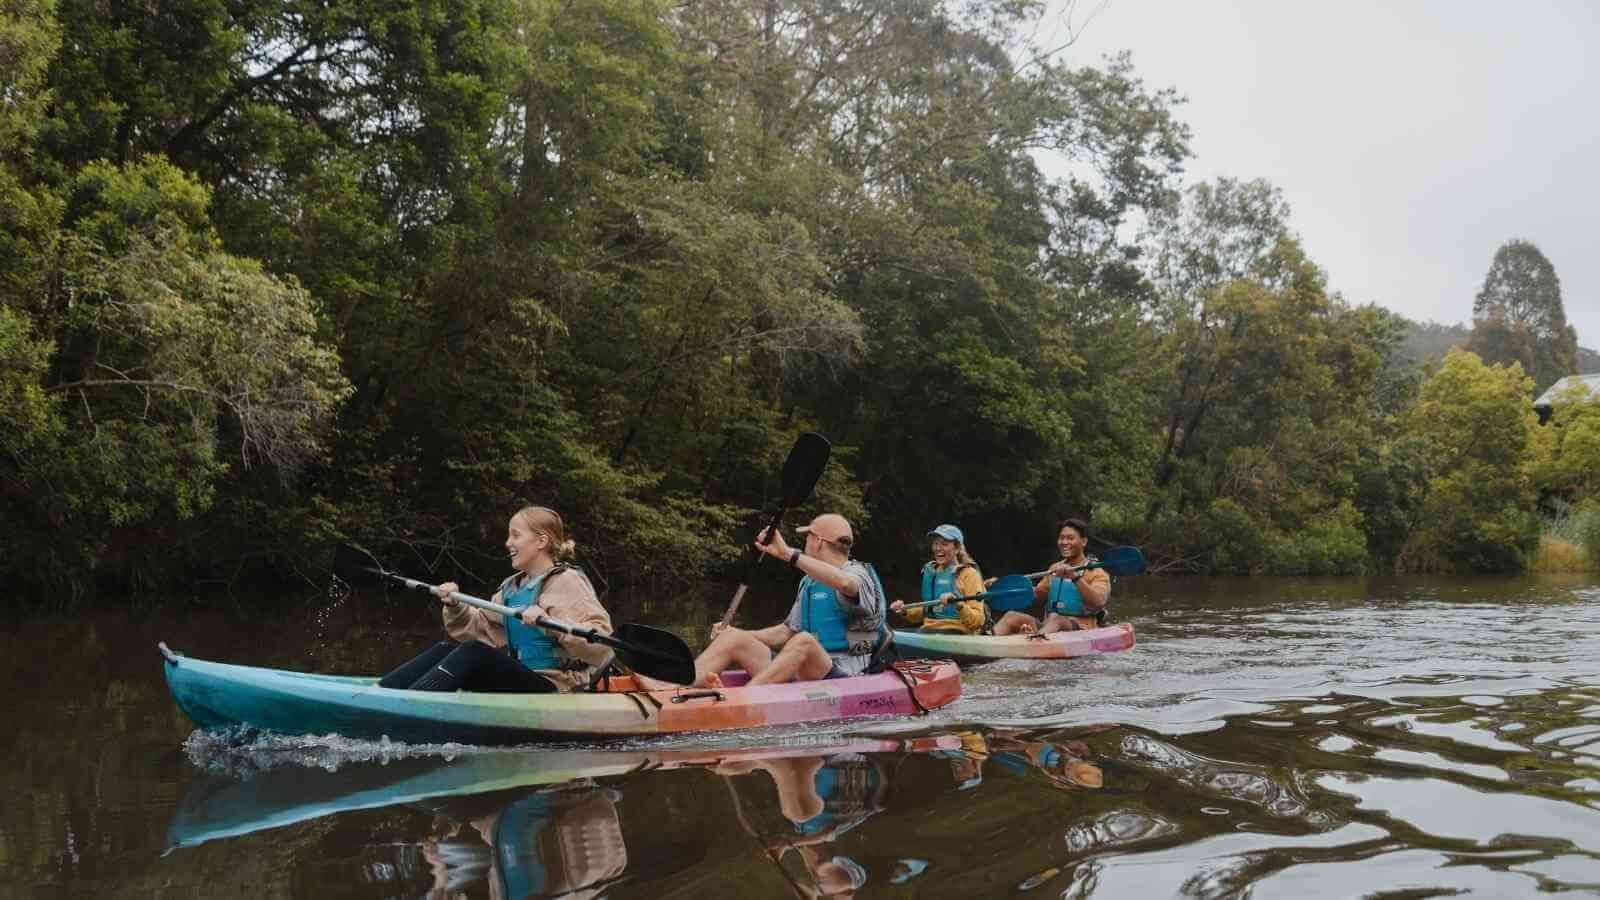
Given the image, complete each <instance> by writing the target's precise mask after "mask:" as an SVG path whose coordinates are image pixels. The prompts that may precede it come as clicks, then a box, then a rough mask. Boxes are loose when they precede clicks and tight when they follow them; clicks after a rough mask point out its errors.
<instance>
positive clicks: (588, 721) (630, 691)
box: [161, 644, 961, 744]
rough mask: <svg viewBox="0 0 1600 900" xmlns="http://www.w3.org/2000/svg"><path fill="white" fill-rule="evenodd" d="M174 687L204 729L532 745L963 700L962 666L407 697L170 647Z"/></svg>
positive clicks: (887, 711)
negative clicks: (800, 678) (713, 683)
mask: <svg viewBox="0 0 1600 900" xmlns="http://www.w3.org/2000/svg"><path fill="white" fill-rule="evenodd" d="M161 651H162V655H163V656H164V657H165V663H164V665H163V668H164V670H165V673H166V678H167V686H168V688H169V689H170V690H171V692H172V697H173V700H174V701H176V702H177V704H178V706H179V708H180V709H182V710H183V712H184V714H185V715H187V716H188V717H189V719H190V720H191V721H193V722H194V724H195V725H196V726H197V727H199V728H203V729H215V728H225V727H228V726H233V725H248V726H252V727H256V728H261V729H264V730H268V731H276V732H281V733H284V734H329V733H333V734H340V735H344V736H346V737H358V738H372V739H378V738H383V737H388V738H390V739H391V740H400V741H421V742H434V741H460V742H470V743H494V744H504V743H522V742H527V741H538V740H552V739H554V740H572V739H577V738H607V737H628V736H645V735H656V734H671V733H677V732H685V731H717V730H726V729H734V728H759V727H763V726H769V725H788V724H793V723H798V722H816V721H827V720H834V719H851V718H859V717H862V716H882V715H908V714H913V713H918V712H922V711H925V710H929V709H934V708H937V707H940V706H944V705H945V704H948V703H950V702H952V701H953V700H955V699H956V698H957V697H959V696H960V695H961V680H960V673H959V671H958V670H957V668H956V667H955V665H954V664H949V663H944V664H928V663H899V664H896V666H895V668H893V669H891V670H887V671H884V672H881V673H878V674H876V675H860V676H856V677H854V678H837V679H831V680H828V681H809V682H793V683H790V684H769V685H756V686H743V681H744V679H745V676H744V673H742V672H739V673H733V672H729V673H725V675H724V685H723V686H721V687H718V688H715V689H697V688H679V689H674V690H665V691H641V690H638V689H637V686H636V685H635V684H634V682H633V680H632V679H631V678H626V677H623V678H612V679H610V682H609V685H607V687H609V690H601V691H596V692H592V693H590V692H582V693H571V694H483V693H469V692H464V691H457V692H450V693H445V692H435V691H408V690H396V689H393V688H384V687H379V686H378V683H377V682H378V679H377V678H375V677H350V676H337V675H317V674H312V673H306V672H293V671H288V670H283V669H265V668H257V667H254V666H240V665H232V664H228V663H219V662H211V661H208V660H202V659H195V658H193V657H189V656H183V655H181V654H178V653H175V652H173V651H171V650H169V649H168V648H167V647H166V645H165V644H163V645H161Z"/></svg>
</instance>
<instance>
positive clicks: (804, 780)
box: [758, 756, 824, 825]
mask: <svg viewBox="0 0 1600 900" xmlns="http://www.w3.org/2000/svg"><path fill="white" fill-rule="evenodd" d="M823 762H824V760H823V758H822V757H820V756H803V757H800V758H798V759H772V760H766V761H764V762H761V763H759V764H758V765H759V766H760V767H761V768H763V769H765V770H766V771H767V774H768V775H770V776H772V783H773V784H775V785H777V788H778V809H779V811H781V812H782V813H783V817H784V818H785V819H788V820H789V821H791V822H793V823H795V824H797V825H798V824H799V823H801V822H804V821H806V820H807V819H811V818H813V817H815V816H816V815H817V814H818V813H820V812H822V798H821V797H819V796H817V770H818V769H821V768H822V763H823Z"/></svg>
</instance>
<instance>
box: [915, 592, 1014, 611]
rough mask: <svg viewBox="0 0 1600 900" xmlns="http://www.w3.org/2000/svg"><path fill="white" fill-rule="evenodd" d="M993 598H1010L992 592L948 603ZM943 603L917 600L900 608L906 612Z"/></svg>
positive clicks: (1000, 593) (942, 601) (956, 598)
mask: <svg viewBox="0 0 1600 900" xmlns="http://www.w3.org/2000/svg"><path fill="white" fill-rule="evenodd" d="M995 596H1002V597H1007V596H1010V594H1007V593H1004V592H1001V591H993V592H990V591H984V592H983V593H981V594H973V595H972V596H970V597H952V598H951V599H950V600H949V601H948V602H950V603H965V602H967V601H968V600H987V599H989V598H990V597H995ZM944 602H946V601H944V600H919V601H917V602H916V603H907V604H906V605H905V606H903V607H901V609H902V610H906V609H921V608H923V607H924V606H938V605H939V604H941V603H944Z"/></svg>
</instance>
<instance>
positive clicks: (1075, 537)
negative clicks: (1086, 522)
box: [1056, 525, 1089, 563]
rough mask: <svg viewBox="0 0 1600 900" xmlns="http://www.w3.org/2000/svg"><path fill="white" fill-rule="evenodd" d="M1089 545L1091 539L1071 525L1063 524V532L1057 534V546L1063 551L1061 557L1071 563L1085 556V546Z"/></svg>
mask: <svg viewBox="0 0 1600 900" xmlns="http://www.w3.org/2000/svg"><path fill="white" fill-rule="evenodd" d="M1088 545H1089V539H1088V538H1086V537H1084V536H1083V533H1082V532H1080V531H1078V529H1076V528H1073V527H1072V526H1071V525H1063V526H1061V533H1060V534H1058V535H1056V547H1057V548H1058V549H1059V550H1060V551H1061V558H1062V559H1064V560H1066V561H1067V562H1070V563H1075V562H1077V561H1078V560H1080V559H1082V558H1083V548H1084V547H1086V546H1088Z"/></svg>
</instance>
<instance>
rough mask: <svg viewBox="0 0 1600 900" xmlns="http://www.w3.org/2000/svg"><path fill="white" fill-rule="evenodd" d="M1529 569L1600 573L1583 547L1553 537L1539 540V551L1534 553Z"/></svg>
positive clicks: (1544, 536) (1550, 571)
mask: <svg viewBox="0 0 1600 900" xmlns="http://www.w3.org/2000/svg"><path fill="white" fill-rule="evenodd" d="M1528 569H1529V570H1530V571H1533V572H1545V573H1554V572H1600V566H1596V565H1595V564H1594V563H1593V562H1592V561H1591V560H1590V559H1589V554H1587V553H1585V552H1584V550H1583V545H1581V544H1574V543H1572V542H1571V541H1567V540H1562V539H1561V538H1558V537H1555V536H1553V535H1549V534H1546V535H1543V536H1541V537H1540V538H1539V549H1538V550H1535V551H1534V552H1533V560H1532V561H1531V562H1530V563H1529V564H1528Z"/></svg>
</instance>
